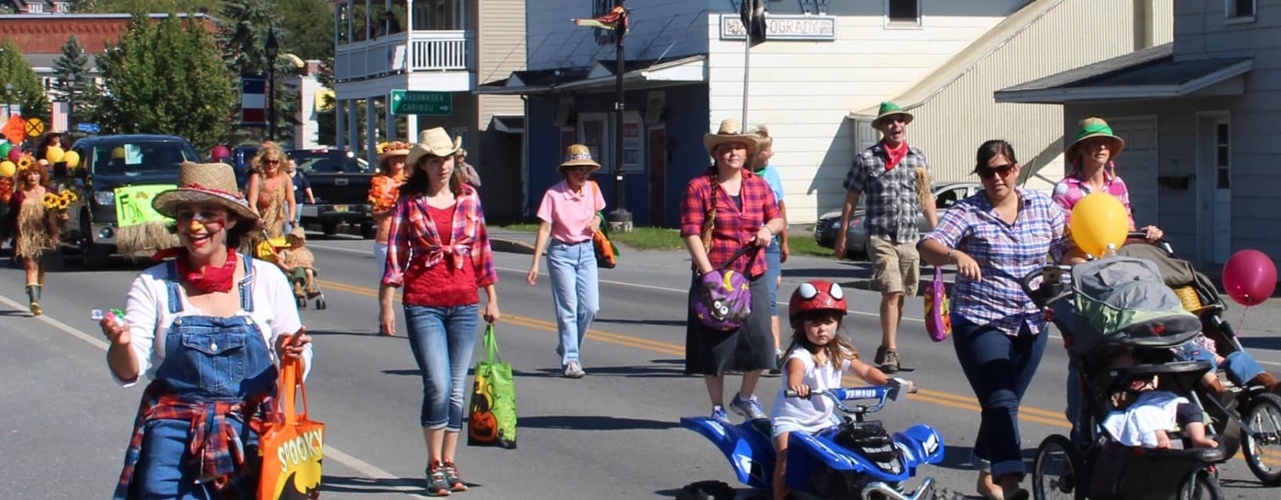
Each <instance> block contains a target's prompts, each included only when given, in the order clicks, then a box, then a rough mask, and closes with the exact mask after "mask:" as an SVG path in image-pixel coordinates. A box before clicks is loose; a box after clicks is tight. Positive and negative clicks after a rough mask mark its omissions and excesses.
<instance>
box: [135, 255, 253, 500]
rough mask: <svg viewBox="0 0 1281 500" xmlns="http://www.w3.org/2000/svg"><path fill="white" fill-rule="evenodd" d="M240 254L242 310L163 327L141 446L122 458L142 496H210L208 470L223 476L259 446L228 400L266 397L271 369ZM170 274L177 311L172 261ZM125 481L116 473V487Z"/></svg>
mask: <svg viewBox="0 0 1281 500" xmlns="http://www.w3.org/2000/svg"><path fill="white" fill-rule="evenodd" d="M241 259H242V260H244V263H245V277H244V279H243V280H241V281H240V284H239V287H238V288H239V293H240V308H241V313H239V314H237V315H235V316H232V317H227V318H223V317H212V316H198V315H179V316H177V317H176V318H174V320H173V324H172V325H170V326H169V331H168V333H167V334H166V336H165V359H164V361H163V362H162V363H161V364H160V366H159V367H158V368H157V369H156V375H155V381H154V382H153V383H152V385H151V386H150V387H148V389H147V393H148V395H150V394H152V393H155V394H157V395H158V399H155V400H154V401H152V403H154V404H152V405H148V399H149V398H148V395H144V396H143V408H144V410H143V412H144V413H140V415H139V421H140V425H141V426H142V428H141V429H140V431H141V432H142V433H143V436H142V440H141V441H142V445H141V447H140V449H139V450H136V451H135V450H133V449H132V447H131V449H130V452H129V453H127V454H126V459H125V464H126V471H128V468H129V466H130V462H131V459H134V460H136V462H135V463H136V467H137V468H136V474H137V476H136V478H134V479H136V480H135V481H132V482H133V483H136V484H134V485H133V486H134V487H136V488H137V489H136V493H137V494H139V495H140V496H141V497H142V498H182V499H204V498H211V497H212V496H213V493H212V492H211V491H210V488H208V486H210V485H209V484H206V483H208V481H210V480H212V479H213V477H210V476H211V471H214V470H216V471H218V473H219V474H227V473H230V472H233V471H234V470H236V469H237V468H238V466H240V465H241V464H242V460H243V461H245V462H247V461H250V460H256V459H257V457H256V455H257V453H256V451H255V450H254V449H249V450H248V451H246V448H256V447H257V441H258V435H257V432H255V431H254V430H253V429H251V428H250V425H249V423H248V422H247V420H246V416H245V415H243V414H242V412H240V411H237V410H236V409H232V408H233V407H232V405H237V404H240V403H245V402H249V401H251V400H254V399H255V398H261V397H263V396H264V395H267V396H270V395H271V394H272V393H273V392H274V389H275V385H276V377H277V370H276V366H275V364H274V362H273V361H272V359H271V352H270V350H269V349H268V347H267V343H266V342H264V340H263V336H262V333H261V331H260V330H259V328H258V326H257V325H256V324H255V323H254V322H253V320H252V319H250V317H249V316H248V315H247V314H245V313H249V312H252V311H253V310H254V303H253V281H254V275H253V264H252V261H251V260H250V259H249V258H248V257H245V256H241ZM169 276H170V278H169V279H168V282H167V288H168V295H169V312H170V313H171V314H175V315H178V314H180V313H182V311H183V300H182V299H183V292H182V285H181V284H180V283H179V281H178V279H179V278H178V272H177V265H176V264H175V263H174V262H173V261H170V263H169ZM174 400H177V401H178V404H174V403H172V401H174ZM167 401H169V402H167ZM148 406H150V408H148ZM262 406H270V405H262ZM236 408H239V407H236ZM246 408H252V406H246ZM193 410H194V412H195V413H194V414H193V413H192V412H193ZM263 411H270V410H268V409H267V408H261V407H260V408H258V411H254V412H253V414H251V415H248V417H249V420H253V419H255V417H258V418H261V413H262V412H263ZM174 417H177V418H174ZM186 417H192V418H186ZM135 432H138V430H136V431H135ZM209 462H214V463H212V464H211V463H209ZM129 481H130V478H127V477H122V478H121V483H122V484H121V486H125V485H127V484H128V482H129ZM130 489H132V488H130ZM250 493H251V494H252V492H250ZM119 494H120V490H117V497H119Z"/></svg>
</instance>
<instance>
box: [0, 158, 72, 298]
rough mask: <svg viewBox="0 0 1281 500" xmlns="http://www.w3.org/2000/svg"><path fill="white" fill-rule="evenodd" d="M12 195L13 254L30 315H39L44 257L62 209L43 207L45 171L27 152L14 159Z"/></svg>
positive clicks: (55, 241)
mask: <svg viewBox="0 0 1281 500" xmlns="http://www.w3.org/2000/svg"><path fill="white" fill-rule="evenodd" d="M13 178H14V181H15V184H16V185H15V186H14V192H13V196H11V197H10V198H9V215H8V217H9V221H8V222H7V223H6V224H4V226H6V227H10V228H13V233H14V235H13V257H14V259H15V260H16V261H18V262H21V263H22V269H23V270H24V271H26V275H27V276H26V277H27V299H28V302H29V305H28V307H29V308H30V310H31V314H33V315H35V316H39V315H41V314H43V312H44V311H43V310H42V309H41V307H40V295H41V292H42V291H43V290H44V276H45V271H46V270H47V268H48V263H47V260H48V259H47V257H48V256H49V255H51V253H52V252H53V251H54V249H56V248H58V232H59V228H60V226H61V224H62V222H64V221H65V220H66V218H67V214H66V212H62V213H54V212H51V211H49V210H46V209H45V206H44V202H43V200H44V196H45V193H48V192H49V170H48V169H46V168H45V166H44V164H42V163H40V162H37V161H35V160H34V159H33V158H32V157H31V156H30V155H24V156H23V157H21V158H19V160H18V171H17V173H15V174H14V176H13Z"/></svg>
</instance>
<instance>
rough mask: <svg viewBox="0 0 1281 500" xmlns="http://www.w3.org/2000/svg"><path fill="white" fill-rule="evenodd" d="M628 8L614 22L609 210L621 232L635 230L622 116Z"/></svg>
mask: <svg viewBox="0 0 1281 500" xmlns="http://www.w3.org/2000/svg"><path fill="white" fill-rule="evenodd" d="M617 2H618V3H616V4H615V5H616V6H618V7H622V6H623V2H624V0H617ZM628 15H629V14H628V13H627V11H626V10H623V11H622V15H620V16H619V17H618V21H617V24H616V25H615V26H614V50H615V52H616V55H615V59H614V199H615V205H616V206H615V207H614V210H613V211H612V212H610V213H609V222H610V229H611V230H615V231H619V232H630V231H631V230H632V213H631V212H629V211H628V210H627V196H626V188H625V186H624V184H623V161H624V155H623V126H624V124H623V122H624V120H623V116H624V114H625V112H626V106H625V105H624V104H623V103H624V97H625V94H624V93H623V73H624V72H625V71H626V67H627V66H626V64H625V62H624V57H625V51H624V46H623V40H624V39H625V38H626V35H627V16H628Z"/></svg>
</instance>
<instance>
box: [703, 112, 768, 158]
mask: <svg viewBox="0 0 1281 500" xmlns="http://www.w3.org/2000/svg"><path fill="white" fill-rule="evenodd" d="M735 142H738V143H742V144H744V145H746V146H747V151H748V152H752V151H756V147H757V145H759V144H760V142H761V137H760V136H758V135H756V134H744V133H743V125H742V124H741V123H739V122H738V120H735V119H733V118H730V119H728V120H724V121H722V122H721V127H720V128H719V129H717V131H716V133H715V134H707V135H704V136H703V147H704V148H707V152H708V153H711V152H713V151H715V150H716V147H717V146H720V145H721V144H730V143H735Z"/></svg>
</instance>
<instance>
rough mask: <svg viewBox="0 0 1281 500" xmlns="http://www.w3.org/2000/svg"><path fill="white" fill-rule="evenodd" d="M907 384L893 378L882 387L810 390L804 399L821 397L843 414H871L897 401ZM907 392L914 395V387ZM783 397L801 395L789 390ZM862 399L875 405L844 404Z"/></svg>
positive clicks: (784, 392)
mask: <svg viewBox="0 0 1281 500" xmlns="http://www.w3.org/2000/svg"><path fill="white" fill-rule="evenodd" d="M909 384H910V383H909V382H908V381H907V380H904V379H901V378H897V377H894V378H891V379H890V381H889V383H888V384H885V385H883V386H869V387H838V388H833V389H827V390H811V391H810V394H809V396H808V397H806V399H809V398H812V397H814V396H822V397H826V398H827V399H830V400H832V402H833V403H835V404H836V408H838V409H840V410H841V411H843V412H845V413H873V412H877V411H880V410H881V408H884V407H885V403H886V401H887V400H889V401H898V398H899V395H900V394H901V393H902V390H903V387H905V386H908V385H909ZM909 392H911V393H916V386H912V389H911V391H909ZM783 395H784V396H785V397H789V398H799V397H801V395H800V394H798V393H797V392H796V391H793V390H790V389H788V390H786V391H783ZM862 399H867V400H872V399H874V400H876V404H873V405H854V406H853V407H850V406H847V405H846V404H845V402H846V401H857V400H862Z"/></svg>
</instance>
